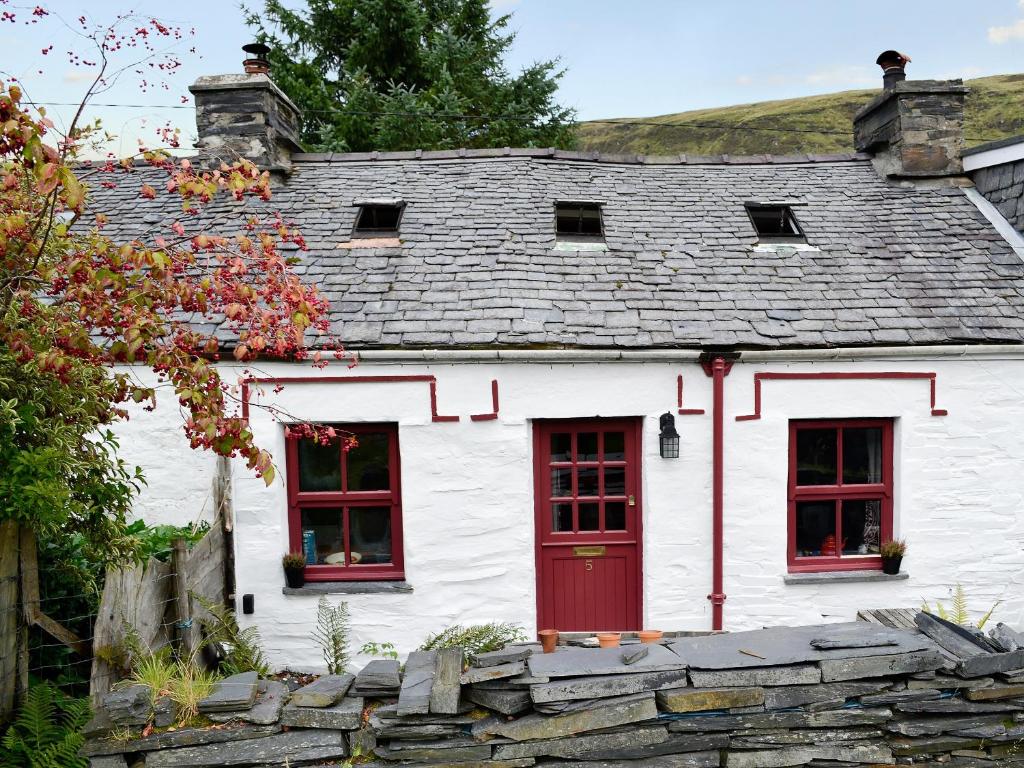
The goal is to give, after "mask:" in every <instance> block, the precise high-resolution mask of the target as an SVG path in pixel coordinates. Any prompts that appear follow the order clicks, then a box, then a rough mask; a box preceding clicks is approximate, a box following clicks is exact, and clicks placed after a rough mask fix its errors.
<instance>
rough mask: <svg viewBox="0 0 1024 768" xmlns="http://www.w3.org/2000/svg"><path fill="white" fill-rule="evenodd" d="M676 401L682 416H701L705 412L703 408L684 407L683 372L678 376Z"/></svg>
mask: <svg viewBox="0 0 1024 768" xmlns="http://www.w3.org/2000/svg"><path fill="white" fill-rule="evenodd" d="M676 401H677V403H678V405H677V409H678V411H679V415H680V416H701V415H703V413H704V409H703V408H683V374H679V376H678V377H677V378H676Z"/></svg>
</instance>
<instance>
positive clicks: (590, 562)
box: [585, 560, 594, 571]
mask: <svg viewBox="0 0 1024 768" xmlns="http://www.w3.org/2000/svg"><path fill="white" fill-rule="evenodd" d="M585 567H586V569H587V570H588V571H592V570H594V561H593V560H587V562H586V566H585Z"/></svg>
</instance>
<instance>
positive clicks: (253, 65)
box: [242, 43, 270, 75]
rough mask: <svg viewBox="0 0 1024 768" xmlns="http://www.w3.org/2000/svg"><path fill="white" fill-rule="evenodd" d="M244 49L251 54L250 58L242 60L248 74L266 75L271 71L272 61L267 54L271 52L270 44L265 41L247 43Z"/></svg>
mask: <svg viewBox="0 0 1024 768" xmlns="http://www.w3.org/2000/svg"><path fill="white" fill-rule="evenodd" d="M242 50H243V51H245V52H246V53H248V54H250V56H249V58H247V59H246V60H245V61H243V62H242V66H243V67H244V68H245V73H246V74H247V75H265V74H267V73H268V72H270V61H269V60H268V59H267V54H268V53H270V46H269V45H266V44H264V43H247V44H246V45H243V46H242Z"/></svg>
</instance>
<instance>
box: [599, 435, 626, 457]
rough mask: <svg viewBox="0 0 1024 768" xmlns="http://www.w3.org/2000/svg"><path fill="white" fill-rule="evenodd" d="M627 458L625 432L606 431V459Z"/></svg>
mask: <svg viewBox="0 0 1024 768" xmlns="http://www.w3.org/2000/svg"><path fill="white" fill-rule="evenodd" d="M625 458H626V435H625V433H624V432H605V433H604V460H605V461H624V460H625Z"/></svg>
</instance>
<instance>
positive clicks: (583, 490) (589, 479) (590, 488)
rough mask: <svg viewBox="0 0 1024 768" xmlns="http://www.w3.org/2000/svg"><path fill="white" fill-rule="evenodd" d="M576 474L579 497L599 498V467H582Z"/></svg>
mask: <svg viewBox="0 0 1024 768" xmlns="http://www.w3.org/2000/svg"><path fill="white" fill-rule="evenodd" d="M576 474H577V477H578V480H577V488H578V489H579V493H577V496H597V495H598V490H597V467H580V468H579V469H578V470H576Z"/></svg>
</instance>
